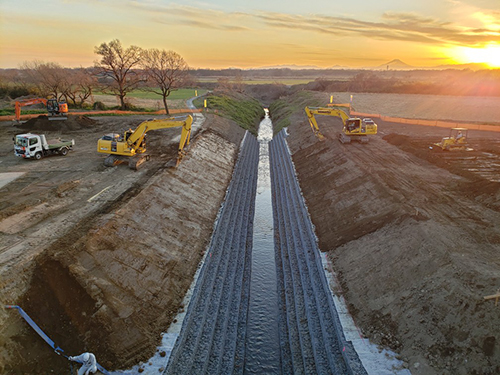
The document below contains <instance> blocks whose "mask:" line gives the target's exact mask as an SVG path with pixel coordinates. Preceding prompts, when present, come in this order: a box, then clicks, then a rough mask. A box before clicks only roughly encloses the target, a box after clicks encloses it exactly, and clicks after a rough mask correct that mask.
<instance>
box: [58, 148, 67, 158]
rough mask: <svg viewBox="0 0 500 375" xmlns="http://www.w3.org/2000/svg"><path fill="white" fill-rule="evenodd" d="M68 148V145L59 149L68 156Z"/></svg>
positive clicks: (63, 154)
mask: <svg viewBox="0 0 500 375" xmlns="http://www.w3.org/2000/svg"><path fill="white" fill-rule="evenodd" d="M68 151H69V150H68V148H67V147H63V148H61V150H59V153H60V154H61V155H62V156H66V155H68Z"/></svg>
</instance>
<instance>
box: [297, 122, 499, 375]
mask: <svg viewBox="0 0 500 375" xmlns="http://www.w3.org/2000/svg"><path fill="white" fill-rule="evenodd" d="M318 122H319V123H320V129H321V131H322V132H323V134H325V135H326V140H325V141H323V142H321V141H318V140H317V139H316V138H315V137H314V135H313V133H312V132H311V129H310V126H309V124H308V123H307V120H306V118H305V116H304V115H303V113H296V114H295V115H294V117H293V119H292V124H293V125H291V126H290V127H289V132H290V136H289V137H288V143H289V145H290V148H291V152H292V154H293V160H294V162H295V166H296V169H297V172H298V176H299V180H300V184H301V188H302V190H303V193H304V197H305V199H306V202H307V204H308V207H309V211H310V213H311V217H312V220H313V223H314V225H315V227H316V232H317V235H318V238H319V245H320V248H321V250H322V251H326V252H328V258H329V259H330V260H331V262H332V264H333V268H334V270H335V272H336V273H337V276H338V278H339V282H340V285H341V287H342V293H343V295H344V297H345V298H346V300H347V302H348V305H349V308H350V311H351V313H352V314H353V316H354V318H355V320H356V322H357V324H358V325H359V327H360V329H361V331H362V333H363V334H364V335H365V336H366V337H368V338H370V339H371V340H373V341H374V342H376V343H378V344H380V345H383V346H388V347H390V348H392V349H394V350H396V351H397V352H399V353H401V355H402V358H403V359H404V360H405V361H406V363H407V365H408V367H409V369H410V370H411V371H412V373H414V374H497V373H499V372H500V348H499V345H498V337H500V328H499V327H500V326H499V324H498V322H499V308H498V306H495V305H494V301H491V300H490V301H485V300H484V298H483V297H484V296H486V295H491V294H494V293H495V292H496V291H497V290H498V288H499V287H500V260H499V259H500V258H499V257H498V254H499V250H500V228H499V226H498V223H500V205H499V203H498V202H499V201H500V181H499V176H500V133H481V132H473V133H471V134H470V137H469V140H470V144H471V147H472V148H473V151H454V152H444V151H441V150H438V149H436V147H432V145H433V143H434V142H439V141H440V139H441V138H442V137H443V136H447V135H448V132H449V130H447V129H439V128H434V127H425V126H411V125H402V124H393V123H382V122H379V124H378V125H379V134H378V135H377V136H373V137H371V139H370V142H369V143H368V144H360V143H351V144H341V143H340V142H339V141H338V140H337V134H338V133H339V131H340V129H341V122H340V120H339V119H337V118H329V117H326V116H321V117H320V118H318ZM430 147H432V149H431V148H430Z"/></svg>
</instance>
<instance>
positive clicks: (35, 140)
mask: <svg viewBox="0 0 500 375" xmlns="http://www.w3.org/2000/svg"><path fill="white" fill-rule="evenodd" d="M37 143H38V139H36V138H30V146H32V145H36V144H37Z"/></svg>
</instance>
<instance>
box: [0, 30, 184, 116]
mask: <svg viewBox="0 0 500 375" xmlns="http://www.w3.org/2000/svg"><path fill="white" fill-rule="evenodd" d="M94 53H95V54H96V55H98V57H99V59H98V60H97V61H96V62H95V64H94V66H93V67H90V68H83V67H81V68H77V69H70V68H65V67H63V66H61V65H60V64H58V63H55V62H41V61H31V62H25V63H23V64H22V65H21V68H20V69H16V70H9V71H6V72H4V73H3V75H2V77H1V79H2V80H3V81H5V82H11V83H13V84H14V85H13V88H14V89H13V91H11V92H12V93H13V94H16V95H17V94H21V95H27V94H35V95H38V96H42V97H52V98H56V99H57V100H58V101H62V100H64V101H66V102H67V103H68V104H70V105H72V106H75V107H79V108H81V107H83V105H84V103H85V102H86V100H87V99H89V98H90V97H91V95H92V94H93V92H94V91H96V90H99V91H101V92H103V93H105V94H110V95H114V96H116V97H117V98H118V99H119V101H120V109H126V108H127V102H126V100H125V98H126V96H127V94H129V93H130V92H131V91H133V90H135V89H138V88H139V89H142V90H145V91H150V92H154V93H156V94H158V95H160V96H161V97H162V100H163V105H164V107H165V111H166V113H167V114H169V109H168V104H167V97H168V96H169V95H170V93H171V92H172V91H174V90H177V89H178V88H181V87H185V86H186V85H188V84H189V83H190V82H191V80H190V76H189V66H188V64H187V63H186V61H185V60H184V59H183V58H182V56H180V55H179V54H178V53H176V52H174V51H166V50H159V49H156V48H151V49H143V48H140V47H137V46H130V47H127V48H124V47H123V46H122V44H121V42H120V41H119V40H118V39H114V40H112V41H111V42H109V43H102V44H100V45H99V46H96V47H95V49H94ZM5 87H6V85H4V88H5ZM21 95H19V96H21ZM16 97H17V96H16Z"/></svg>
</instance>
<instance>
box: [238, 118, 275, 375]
mask: <svg viewBox="0 0 500 375" xmlns="http://www.w3.org/2000/svg"><path fill="white" fill-rule="evenodd" d="M272 137H273V128H272V122H271V119H270V118H269V116H268V112H267V110H266V117H265V118H264V119H263V120H262V122H261V123H260V126H259V136H258V141H259V144H260V150H259V169H258V180H257V195H256V199H255V216H254V223H253V226H254V228H253V229H254V231H253V248H252V277H251V281H250V303H249V308H248V324H247V339H246V351H245V373H246V374H264V373H265V374H277V373H279V368H280V350H279V332H278V295H277V290H276V262H275V257H274V230H273V209H272V195H271V179H270V176H269V174H270V169H269V145H268V144H269V142H270V141H271V140H272Z"/></svg>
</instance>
